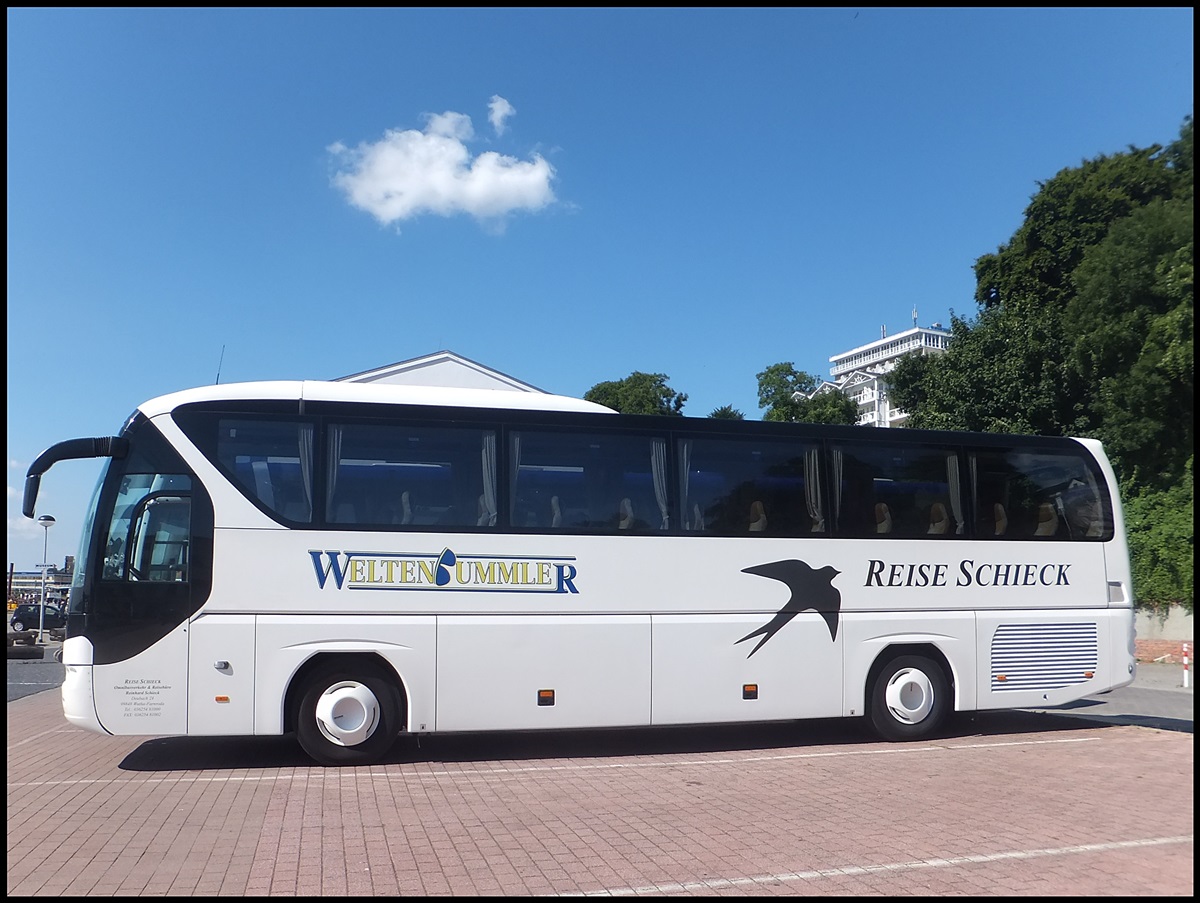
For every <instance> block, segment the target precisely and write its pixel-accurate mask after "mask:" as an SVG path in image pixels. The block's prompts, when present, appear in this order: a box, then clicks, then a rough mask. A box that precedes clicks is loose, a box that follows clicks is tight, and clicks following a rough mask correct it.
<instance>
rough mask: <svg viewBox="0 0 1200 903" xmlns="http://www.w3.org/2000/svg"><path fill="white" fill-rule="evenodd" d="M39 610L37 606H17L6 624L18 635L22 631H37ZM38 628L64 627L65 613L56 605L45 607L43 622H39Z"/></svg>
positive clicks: (65, 623) (65, 624)
mask: <svg viewBox="0 0 1200 903" xmlns="http://www.w3.org/2000/svg"><path fill="white" fill-rule="evenodd" d="M40 608H41V606H40V605H37V604H28V605H18V606H17V609H16V611H14V612H13V615H12V618H11V619H10V620H9V622H8V626H9V627H10V628H11V629H12V630H15V631H17V632H18V633H20V632H21V631H22V630H37V629H38V626H39V624H38V614H39V612H38V609H40ZM40 626H41V627H42V628H43V629H45V630H54V629H59V628H62V627H66V626H67V613H66V612H65V611H63V610H62V609H61V608H59V607H58V606H57V605H47V606H46V616H45V620H44V621H42V622H41V625H40Z"/></svg>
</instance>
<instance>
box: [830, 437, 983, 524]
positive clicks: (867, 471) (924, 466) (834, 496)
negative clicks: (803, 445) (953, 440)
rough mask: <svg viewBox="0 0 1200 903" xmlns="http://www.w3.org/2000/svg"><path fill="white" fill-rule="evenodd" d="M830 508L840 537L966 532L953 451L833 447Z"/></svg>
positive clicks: (882, 446) (866, 445)
mask: <svg viewBox="0 0 1200 903" xmlns="http://www.w3.org/2000/svg"><path fill="white" fill-rule="evenodd" d="M831 452H832V473H833V477H832V479H833V487H832V492H831V502H832V505H831V507H832V510H833V514H834V519H835V523H836V525H837V526H836V529H837V532H838V533H839V534H840V535H842V536H878V537H884V536H895V537H916V536H923V537H929V538H933V537H938V536H947V537H953V536H959V535H962V534H963V533H965V528H966V524H965V521H964V517H963V507H962V486H961V481H960V477H959V460H958V454H957V452H956V451H955V450H954V449H952V448H937V447H917V446H895V445H886V444H883V443H878V444H877V443H873V442H872V443H857V444H853V445H851V444H849V443H836V442H835V443H832V445H831Z"/></svg>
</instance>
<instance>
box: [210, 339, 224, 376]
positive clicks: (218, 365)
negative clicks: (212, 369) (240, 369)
mask: <svg viewBox="0 0 1200 903" xmlns="http://www.w3.org/2000/svg"><path fill="white" fill-rule="evenodd" d="M223 363H225V346H224V345H222V346H221V357H220V359H219V360H218V361H217V381H216V382H215V383H213V385H215V386H219V385H221V365H222V364H223Z"/></svg>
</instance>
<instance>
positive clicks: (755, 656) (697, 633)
mask: <svg viewBox="0 0 1200 903" xmlns="http://www.w3.org/2000/svg"><path fill="white" fill-rule="evenodd" d="M772 619H773V613H770V612H768V613H765V614H763V613H757V614H741V615H719V614H695V615H655V616H654V619H653V621H654V641H653V653H654V654H653V662H654V681H653V685H654V696H653V705H652V709H651V711H652V716H653V717H652V721H653V723H654V724H695V723H704V722H736V721H770V720H782V719H791V718H834V717H837V716H838V715H840V714H841V700H842V687H841V681H840V679H839V675H841V673H842V636H841V634H839V635H838V637H837V639H836V640H834V639H832V638H831V637H830V630H829V626H828V625H827V624H826V623H825V621H824V620H823V619H822V618H821V616H820V615H818V614H816V613H815V612H812V611H807V612H801V613H799V614H797V615H796V616H795V617H793V618H792V619H791V621H790V622H789V623H788V624H787V625H786V628H785V629H781V630H780V631H779V632H778V633H777V634H774V635H772V636H771V637H770V642H767V643H763V646H762V648H760V649H757V650H756V649H755V647H756V646H757V645H758V644H759V642H760V641H761V640H762V639H763V635H762V634H757V631H759V630H760V628H762V627H763V626H764V625H766V624H768V623H770V622H771V621H772ZM743 637H749V638H748V639H746V640H745V641H744V642H739V640H741V639H742V638H743ZM747 685H753V686H754V688H755V689H754V692H749V691H745V689H744V688H745V687H746V686H747ZM747 697H749V698H747Z"/></svg>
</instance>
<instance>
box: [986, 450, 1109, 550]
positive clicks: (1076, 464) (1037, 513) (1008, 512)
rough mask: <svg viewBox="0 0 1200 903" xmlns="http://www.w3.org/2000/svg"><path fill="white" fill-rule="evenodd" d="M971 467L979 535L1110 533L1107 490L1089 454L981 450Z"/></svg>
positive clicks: (1098, 536) (1092, 536) (1087, 536)
mask: <svg viewBox="0 0 1200 903" xmlns="http://www.w3.org/2000/svg"><path fill="white" fill-rule="evenodd" d="M971 470H972V478H973V480H974V490H975V511H976V533H977V535H980V536H1004V537H1005V538H1008V539H1021V538H1033V539H1081V540H1105V539H1111V538H1112V535H1113V516H1112V507H1111V506H1110V505H1109V503H1108V501H1107V500H1108V492H1107V491H1106V487H1105V485H1104V479H1103V476H1102V475H1101V474H1100V473H1098V472H1096V471H1094V470H1093V469H1092V467H1091V465H1090V459H1089V458H1085V457H1083V456H1082V455H1071V454H1064V453H1062V452H1047V451H1043V450H1040V449H1036V448H1023V449H1022V448H1014V449H1008V450H997V451H979V452H976V453H974V454H973V455H972V456H971Z"/></svg>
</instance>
